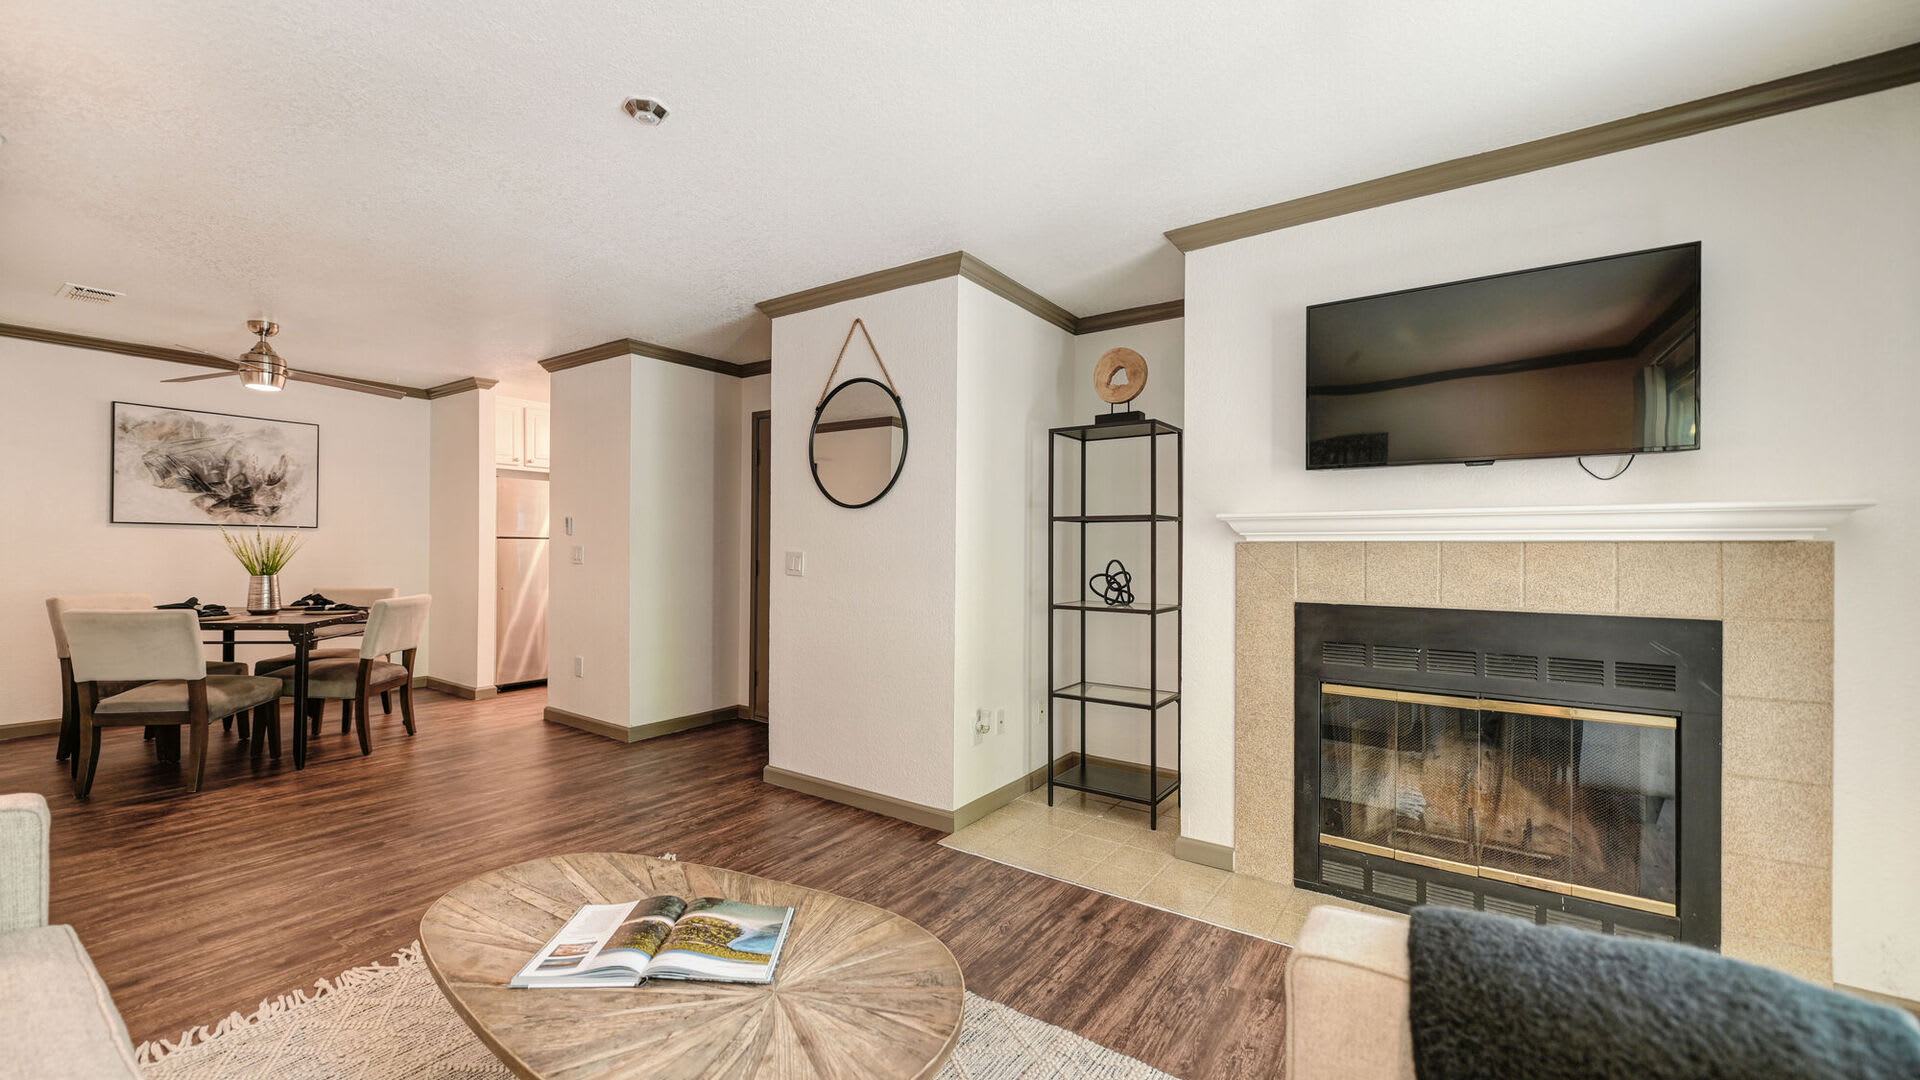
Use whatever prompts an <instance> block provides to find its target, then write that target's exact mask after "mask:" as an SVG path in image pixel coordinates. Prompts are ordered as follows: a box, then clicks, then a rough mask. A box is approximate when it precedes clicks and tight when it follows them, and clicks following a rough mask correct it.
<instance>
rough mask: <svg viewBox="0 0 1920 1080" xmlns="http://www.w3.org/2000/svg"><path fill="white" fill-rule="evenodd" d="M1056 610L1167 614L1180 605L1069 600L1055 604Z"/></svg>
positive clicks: (1170, 603) (1176, 609) (1117, 613)
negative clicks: (1116, 603) (1117, 603)
mask: <svg viewBox="0 0 1920 1080" xmlns="http://www.w3.org/2000/svg"><path fill="white" fill-rule="evenodd" d="M1053 610H1055V611H1105V612H1111V613H1112V614H1115V615H1165V614H1166V613H1167V612H1169V611H1179V610H1180V605H1179V604H1178V603H1173V602H1164V601H1163V602H1162V603H1159V604H1156V605H1153V606H1151V607H1150V606H1148V605H1147V604H1144V603H1133V604H1119V605H1115V604H1109V603H1107V602H1106V601H1104V600H1068V601H1065V602H1063V603H1058V604H1055V605H1053Z"/></svg>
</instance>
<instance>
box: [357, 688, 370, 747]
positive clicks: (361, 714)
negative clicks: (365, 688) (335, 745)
mask: <svg viewBox="0 0 1920 1080" xmlns="http://www.w3.org/2000/svg"><path fill="white" fill-rule="evenodd" d="M371 701H372V699H371V698H370V697H363V698H361V699H360V703H359V707H358V708H356V709H354V710H353V721H354V730H356V731H358V732H359V733H360V752H361V753H362V754H371V753H373V735H372V733H371V732H370V731H368V728H369V727H370V726H371V725H369V724H368V723H367V713H368V709H367V706H368V704H370V703H371Z"/></svg>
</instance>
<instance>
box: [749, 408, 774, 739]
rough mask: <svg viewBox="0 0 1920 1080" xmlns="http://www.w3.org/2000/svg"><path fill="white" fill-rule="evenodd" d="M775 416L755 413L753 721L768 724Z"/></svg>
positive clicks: (765, 412) (764, 412) (762, 412)
mask: <svg viewBox="0 0 1920 1080" xmlns="http://www.w3.org/2000/svg"><path fill="white" fill-rule="evenodd" d="M772 444H773V413H772V412H771V411H766V410H763V411H760V412H756V413H754V414H753V665H752V667H753V674H752V690H753V709H752V711H753V718H754V719H755V720H758V721H760V722H761V723H763V724H764V723H766V722H767V668H768V662H767V661H768V657H769V654H770V652H771V650H770V647H769V644H768V642H769V639H770V636H771V635H770V633H769V631H768V629H767V613H768V611H769V610H770V609H771V606H772V604H771V599H772V590H771V586H770V585H769V583H768V578H767V567H768V559H769V556H770V554H771V551H770V549H771V547H772V537H773V529H772V526H771V524H770V520H771V517H772V511H773V471H772V469H771V468H770V467H769V466H770V465H771V457H770V454H771V447H772Z"/></svg>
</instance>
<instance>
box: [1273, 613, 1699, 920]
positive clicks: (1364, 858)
mask: <svg viewBox="0 0 1920 1080" xmlns="http://www.w3.org/2000/svg"><path fill="white" fill-rule="evenodd" d="M1294 620H1295V621H1294V636H1295V641H1294V646H1295V648H1294V662H1295V681H1294V699H1295V700H1294V709H1295V712H1294V715H1295V725H1294V729H1295V737H1294V766H1295V777H1296V781H1297V782H1296V787H1295V796H1294V797H1295V806H1294V876H1295V883H1296V884H1297V885H1298V886H1299V887H1301V888H1304V889H1312V890H1317V891H1320V892H1325V893H1331V894H1333V895H1337V896H1342V897H1346V898H1348V899H1353V900H1359V901H1362V902H1365V903H1369V904H1374V905H1377V906H1382V907H1387V908H1390V909H1394V910H1401V911H1405V910H1408V909H1410V908H1412V907H1413V906H1415V905H1416V904H1421V903H1431V904H1444V905H1451V906H1455V907H1471V908H1476V909H1482V910H1488V911H1496V912H1500V913H1503V914H1507V915H1513V916H1517V917H1520V918H1525V919H1529V920H1532V921H1535V922H1542V923H1555V924H1563V925H1573V926H1581V927H1586V928H1588V929H1593V930H1600V931H1603V932H1607V933H1615V934H1624V935H1631V936H1642V937H1656V938H1664V939H1671V940H1680V941H1686V942H1690V943H1693V944H1697V945H1702V946H1705V947H1708V948H1718V947H1719V943H1720V665H1721V630H1720V624H1719V623H1718V622H1708V621H1702V620H1694V619H1649V618H1631V617H1623V616H1605V615H1556V614H1538V613H1532V612H1507V611H1454V610H1438V609H1428V608H1390V607H1370V606H1361V605H1339V604H1298V605H1296V606H1295V608H1294Z"/></svg>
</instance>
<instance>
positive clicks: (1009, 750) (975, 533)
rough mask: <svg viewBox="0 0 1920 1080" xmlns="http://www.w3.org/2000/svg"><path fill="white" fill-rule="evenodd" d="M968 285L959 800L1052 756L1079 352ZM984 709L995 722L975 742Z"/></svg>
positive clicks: (962, 386)
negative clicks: (1055, 441) (1065, 440)
mask: <svg viewBox="0 0 1920 1080" xmlns="http://www.w3.org/2000/svg"><path fill="white" fill-rule="evenodd" d="M959 291H960V294H959V302H960V306H959V338H958V347H959V352H958V364H957V366H956V370H957V372H958V374H959V385H958V393H957V397H956V406H957V417H956V424H955V436H956V442H955V451H954V461H955V464H956V483H955V492H954V498H955V504H954V526H955V532H954V542H955V550H954V566H955V584H954V598H955V602H954V612H953V623H954V647H955V652H954V700H953V731H952V735H951V738H952V740H953V754H954V793H953V805H954V807H961V806H965V805H966V804H967V803H969V802H972V801H973V800H975V799H977V798H980V797H981V796H983V795H987V794H989V793H991V792H992V791H994V790H995V789H996V788H999V787H1002V786H1004V785H1006V784H1010V783H1012V782H1013V781H1015V780H1018V779H1020V778H1021V777H1023V776H1025V775H1026V774H1027V773H1029V772H1031V771H1033V770H1034V769H1037V768H1039V767H1040V765H1041V764H1042V763H1044V761H1045V760H1046V755H1045V746H1044V742H1045V731H1044V728H1042V727H1041V726H1040V725H1042V724H1043V723H1044V722H1045V715H1046V713H1045V711H1044V710H1045V709H1046V707H1047V693H1048V687H1047V685H1046V655H1047V639H1046V633H1047V623H1046V618H1047V614H1046V613H1047V608H1046V581H1047V576H1046V561H1045V560H1046V553H1047V548H1046V536H1047V529H1048V528H1049V524H1048V521H1047V510H1046V496H1047V458H1046V454H1047V439H1048V436H1047V429H1048V428H1051V427H1058V426H1060V425H1062V424H1065V423H1068V422H1069V419H1068V415H1069V414H1068V409H1067V407H1066V404H1065V403H1066V402H1067V401H1068V400H1069V399H1070V397H1071V396H1072V392H1071V380H1072V376H1073V364H1072V360H1073V355H1074V348H1073V336H1072V335H1070V334H1068V333H1067V332H1066V331H1064V330H1062V329H1060V328H1059V327H1057V326H1054V325H1053V324H1052V323H1049V322H1046V321H1045V320H1042V319H1040V318H1039V317H1037V316H1035V315H1034V314H1033V313H1032V312H1029V311H1027V310H1026V309H1025V308H1022V307H1019V306H1018V305H1016V304H1013V303H1011V302H1010V301H1008V300H1006V299H1004V298H1002V297H1000V296H998V295H996V294H994V293H991V292H988V291H987V290H986V289H983V288H981V287H980V286H979V285H976V284H974V283H973V282H971V281H967V280H964V279H963V280H961V281H960V286H959ZM1088 385H1089V386H1090V385H1091V381H1089V383H1088ZM889 498H891V496H889ZM982 708H985V709H989V710H992V711H993V713H994V714H995V716H996V723H995V727H994V730H993V732H992V733H991V734H987V735H983V736H980V739H979V742H977V743H976V742H975V741H974V718H975V712H976V710H978V709H982ZM1001 711H1004V712H1005V714H1006V730H1004V731H1002V730H1000V728H999V726H998V723H997V717H998V714H999V713H1000V712H1001ZM1035 733H1038V734H1039V736H1040V739H1039V741H1040V743H1041V750H1040V752H1039V753H1037V754H1036V753H1034V752H1033V751H1032V749H1031V747H1032V744H1033V742H1034V740H1033V738H1032V736H1033V735H1034V734H1035Z"/></svg>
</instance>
